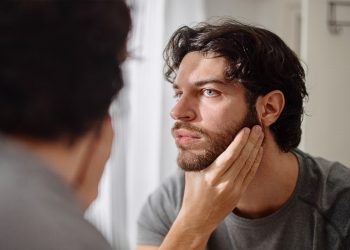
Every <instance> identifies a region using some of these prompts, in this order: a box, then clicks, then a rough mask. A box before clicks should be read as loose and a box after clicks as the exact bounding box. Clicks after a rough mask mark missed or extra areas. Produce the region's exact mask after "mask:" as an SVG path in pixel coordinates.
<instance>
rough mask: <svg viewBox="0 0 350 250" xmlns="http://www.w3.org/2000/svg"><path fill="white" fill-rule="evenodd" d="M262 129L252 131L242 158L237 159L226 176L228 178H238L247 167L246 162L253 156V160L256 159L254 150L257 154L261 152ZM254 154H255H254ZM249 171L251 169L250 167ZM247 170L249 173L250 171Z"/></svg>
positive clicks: (255, 127) (258, 127) (242, 151)
mask: <svg viewBox="0 0 350 250" xmlns="http://www.w3.org/2000/svg"><path fill="white" fill-rule="evenodd" d="M262 137H263V134H262V129H261V127H260V126H258V125H257V126H254V127H253V129H252V132H251V133H250V134H249V138H248V141H247V143H246V144H245V145H244V147H243V149H242V150H241V153H240V156H239V157H237V159H236V161H235V162H234V164H233V165H234V166H233V167H231V168H229V169H228V170H227V172H226V173H225V175H227V178H233V179H235V178H237V176H238V175H239V173H240V172H241V170H242V168H244V167H245V166H246V162H247V161H248V159H249V157H251V156H252V158H253V159H252V160H254V159H255V156H254V155H253V153H254V149H255V150H256V151H255V152H256V153H257V152H258V151H259V147H260V146H261V143H262V139H263V138H262ZM252 152H253V153H252ZM248 170H249V167H248ZM248 170H247V171H248Z"/></svg>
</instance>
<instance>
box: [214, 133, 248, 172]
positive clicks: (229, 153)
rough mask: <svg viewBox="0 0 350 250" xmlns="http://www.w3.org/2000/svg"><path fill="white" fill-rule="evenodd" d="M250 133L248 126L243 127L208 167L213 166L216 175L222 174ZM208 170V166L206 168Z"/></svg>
mask: <svg viewBox="0 0 350 250" xmlns="http://www.w3.org/2000/svg"><path fill="white" fill-rule="evenodd" d="M249 134H250V129H249V128H243V129H242V130H241V131H240V132H239V133H238V134H237V136H236V137H235V138H234V140H233V141H232V142H231V144H230V145H229V146H228V147H227V149H226V150H225V151H224V152H223V153H222V154H221V155H220V156H219V157H218V158H217V159H216V160H215V161H214V162H213V163H212V165H211V166H210V168H214V169H215V170H216V173H217V174H218V175H220V176H221V175H222V174H223V173H225V172H226V170H227V169H228V168H230V167H231V166H232V163H233V162H235V160H236V159H237V157H238V156H239V155H240V153H241V151H242V149H243V148H244V146H245V145H246V143H247V141H248V138H249ZM207 169H208V171H209V168H207Z"/></svg>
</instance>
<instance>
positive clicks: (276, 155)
mask: <svg viewBox="0 0 350 250" xmlns="http://www.w3.org/2000/svg"><path fill="white" fill-rule="evenodd" d="M165 60H166V71H165V76H166V77H167V79H168V80H170V82H172V83H173V87H174V90H175V97H176V98H177V103H176V104H175V106H174V107H173V109H172V111H171V116H172V118H173V119H174V120H175V124H174V128H173V130H172V133H173V136H174V138H175V141H176V145H177V147H178V149H179V154H178V165H179V166H180V167H181V168H182V170H183V171H180V172H179V173H177V174H176V175H174V176H172V177H171V178H170V179H169V180H167V181H166V182H165V183H164V184H163V185H162V186H161V187H159V188H158V190H156V191H155V192H154V193H153V194H152V195H151V196H150V197H149V199H148V200H147V202H146V204H145V206H144V208H143V210H142V211H141V214H140V218H139V221H138V244H139V245H138V249H139V250H151V249H186V250H189V249H205V248H206V249H212V250H220V249H244V250H246V249H249V250H253V249H263V250H266V249H276V250H277V249H278V250H280V249H290V250H298V249H300V250H305V249H317V250H320V249H328V250H329V249H349V245H348V243H349V234H350V221H349V219H350V181H349V180H350V170H349V169H347V168H346V167H345V166H343V165H341V164H340V163H335V162H329V161H327V160H324V159H321V158H314V157H312V156H310V155H308V154H306V153H304V152H302V151H300V150H298V149H296V147H297V146H298V145H299V142H300V137H301V128H300V127H301V121H302V115H303V100H304V98H306V97H307V95H308V94H307V91H306V88H305V82H304V70H303V68H302V66H301V64H300V62H299V60H298V58H297V56H296V55H295V54H294V53H293V52H292V51H291V50H290V49H289V48H288V47H287V46H286V45H285V43H284V42H283V41H282V40H281V39H280V38H279V37H277V36H276V35H275V34H273V33H271V32H269V31H267V30H265V29H262V28H257V27H253V26H249V25H245V24H241V23H238V22H236V21H233V20H222V21H218V22H217V23H213V24H210V23H201V24H199V25H197V26H195V27H193V28H190V27H187V26H185V27H182V28H180V29H178V30H177V31H176V32H175V33H174V35H173V36H172V38H171V39H170V41H169V43H168V45H167V47H166V49H165ZM257 125H259V126H257ZM260 126H261V127H262V131H261V128H260ZM247 127H248V128H252V127H253V128H252V132H251V133H249V139H247V138H248V132H249V131H248V129H247ZM242 128H244V129H243V130H242ZM233 138H234V140H233V142H232V143H231V141H232V139H233ZM262 138H264V140H263V144H262V145H263V146H262V147H263V153H262V150H259V146H260V143H261V141H262ZM245 141H248V143H247V144H245ZM241 144H243V145H244V144H245V145H246V146H244V147H243V146H239V145H241ZM249 147H250V150H249V149H248V151H245V150H246V149H247V148H249ZM247 152H248V153H247ZM257 152H259V153H257ZM243 155H249V156H245V157H244V156H243ZM261 155H262V156H261ZM260 158H262V159H260ZM252 162H254V163H253V165H252ZM244 163H245V164H244ZM257 165H259V167H258V168H257ZM223 169H224V170H223ZM255 169H257V171H256V170H255Z"/></svg>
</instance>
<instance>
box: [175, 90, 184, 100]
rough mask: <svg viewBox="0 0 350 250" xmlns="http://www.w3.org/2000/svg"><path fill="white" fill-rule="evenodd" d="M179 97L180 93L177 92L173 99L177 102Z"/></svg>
mask: <svg viewBox="0 0 350 250" xmlns="http://www.w3.org/2000/svg"><path fill="white" fill-rule="evenodd" d="M181 96H182V92H180V91H179V92H175V94H174V96H173V97H174V99H175V100H176V101H178V100H179V99H180V98H181Z"/></svg>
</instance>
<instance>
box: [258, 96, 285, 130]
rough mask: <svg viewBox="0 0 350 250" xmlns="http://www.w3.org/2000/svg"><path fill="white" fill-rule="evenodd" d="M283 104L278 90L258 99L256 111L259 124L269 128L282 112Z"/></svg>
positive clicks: (282, 97) (283, 101)
mask: <svg viewBox="0 0 350 250" xmlns="http://www.w3.org/2000/svg"><path fill="white" fill-rule="evenodd" d="M284 104H285V99H284V95H283V93H282V92H281V91H280V90H274V91H271V92H269V93H268V94H266V95H264V96H260V97H258V100H257V102H256V109H257V113H258V117H259V119H260V122H261V124H262V125H263V126H264V127H269V126H271V125H272V124H273V123H275V122H276V121H277V119H278V117H279V116H280V115H281V113H282V111H283V108H284Z"/></svg>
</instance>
